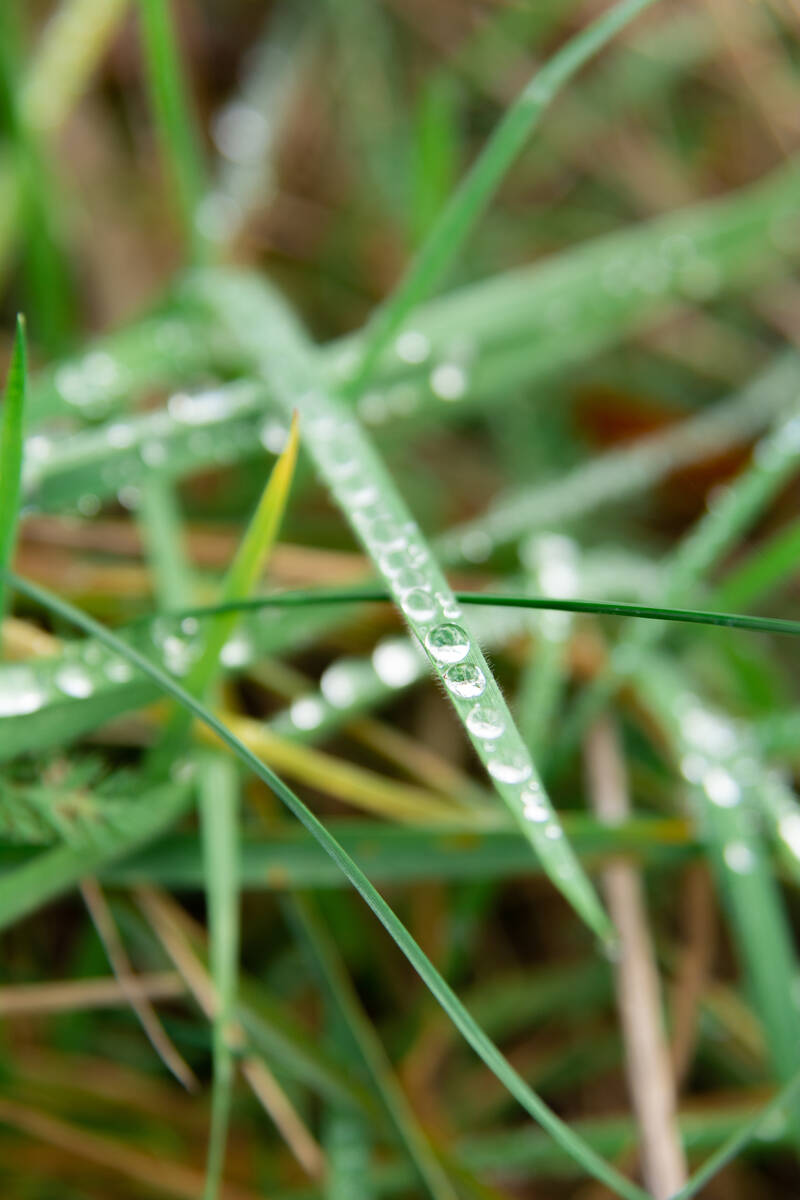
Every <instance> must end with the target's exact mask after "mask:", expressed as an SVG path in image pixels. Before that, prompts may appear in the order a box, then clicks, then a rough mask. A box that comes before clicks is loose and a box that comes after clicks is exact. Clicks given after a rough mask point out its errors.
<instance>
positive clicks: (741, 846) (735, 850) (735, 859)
mask: <svg viewBox="0 0 800 1200" xmlns="http://www.w3.org/2000/svg"><path fill="white" fill-rule="evenodd" d="M722 857H723V858H724V859H725V862H726V864H727V865H728V866H729V867H730V869H731V870H732V871H735V873H736V874H737V875H748V874H749V873H750V872H751V871H752V870H753V868H754V867H755V865H756V859H755V855H754V854H753V851H752V850H751V849H750V847H749V846H748V845H747V844H746V843H745V842H728V844H727V846H726V847H725V849H724V850H723V851H722Z"/></svg>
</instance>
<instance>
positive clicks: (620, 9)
mask: <svg viewBox="0 0 800 1200" xmlns="http://www.w3.org/2000/svg"><path fill="white" fill-rule="evenodd" d="M652 2H653V0H622V2H621V3H619V4H616V5H615V6H614V7H613V8H611V9H610V10H609V11H608V12H606V13H604V14H603V15H602V16H601V17H599V18H598V19H597V20H596V21H595V22H594V23H593V24H591V25H589V26H588V27H587V28H586V29H584V30H583V31H582V32H581V33H579V34H577V35H576V36H575V37H574V38H572V39H571V40H570V41H569V42H568V43H567V44H566V46H564V47H563V48H562V49H561V50H560V51H558V53H557V54H554V55H553V57H552V58H551V59H550V61H549V62H548V63H546V64H545V66H544V67H542V68H541V69H540V70H539V71H537V73H536V74H535V75H534V77H533V79H531V80H530V82H529V83H528V84H527V86H526V87H525V88H524V89H523V91H522V92H521V94H520V96H519V97H518V98H517V100H516V101H515V102H514V103H513V104H512V105H511V106H510V108H509V109H508V110H507V111H506V113H505V114H504V116H503V117H502V119H501V120H500V122H499V124H498V126H497V128H496V129H495V130H494V132H493V134H492V136H491V137H490V139H489V141H488V143H487V144H486V146H485V147H484V149H483V151H482V153H481V154H480V156H479V157H478V159H477V161H476V162H475V164H474V166H473V167H472V169H471V170H470V172H469V173H468V175H467V176H466V178H465V179H464V181H463V182H462V184H461V185H460V186H459V188H458V189H457V190H456V192H455V194H454V195H453V196H452V198H451V199H450V201H449V202H448V204H447V206H446V208H445V210H444V212H443V213H442V215H441V217H440V218H439V219H438V221H437V222H436V224H435V225H434V227H433V229H432V230H431V233H430V234H429V235H428V237H427V239H426V240H425V242H424V243H423V245H422V247H421V249H420V251H419V253H418V254H417V256H416V258H415V259H414V261H413V263H412V265H411V266H410V268H409V269H408V271H407V273H406V275H405V277H404V278H403V280H402V281H401V283H400V284H399V286H398V287H397V288H396V289H395V291H394V292H393V293H392V295H391V296H390V298H389V300H388V301H387V302H386V303H385V304H384V305H383V306H382V308H380V309H379V310H378V311H377V313H376V314H375V315H374V316H373V318H372V319H371V321H370V322H369V324H368V326H367V332H366V339H365V344H364V348H363V350H362V354H361V360H360V362H359V366H358V369H357V372H356V375H355V378H354V380H353V382H352V384H351V387H352V390H354V391H358V390H360V389H361V387H362V386H363V384H364V382H365V381H366V379H367V377H368V376H369V374H370V372H371V371H372V368H373V366H374V364H375V363H376V361H377V359H378V357H379V355H380V354H381V352H382V350H383V349H384V348H385V347H386V346H387V345H388V343H389V341H390V340H391V338H392V336H393V335H394V333H396V331H397V330H398V329H399V327H400V325H401V324H402V323H403V321H404V320H405V318H406V317H407V316H408V314H409V313H410V312H411V311H412V310H413V309H414V308H415V307H416V305H417V304H419V302H420V301H421V300H423V299H424V298H425V296H426V295H427V294H428V293H429V292H430V291H431V290H432V289H433V288H434V287H435V286H436V284H437V283H438V282H439V280H440V279H441V277H442V275H443V274H444V272H445V271H446V269H447V267H448V266H450V264H451V263H453V262H454V261H455V259H456V258H457V256H458V253H459V251H460V250H461V247H462V246H463V244H464V242H465V240H466V238H467V236H468V234H469V232H470V230H471V228H472V226H473V225H474V224H475V222H476V221H477V220H478V218H479V217H480V215H481V213H482V212H483V210H484V208H485V207H486V205H487V204H488V203H489V200H490V199H491V197H492V196H493V195H494V193H495V191H496V190H497V188H498V187H499V185H500V182H501V180H502V179H503V176H504V175H505V174H506V172H507V171H508V169H509V167H510V166H511V164H512V163H513V162H514V159H515V158H516V157H517V155H518V154H519V152H520V151H521V150H522V148H523V146H524V145H525V143H526V141H527V140H528V137H529V136H530V134H531V132H532V131H533V130H534V129H535V128H536V125H537V124H538V122H539V120H540V118H541V116H542V113H543V112H544V110H545V109H546V108H547V106H548V105H549V104H550V103H551V101H552V100H553V98H554V97H555V96H556V94H557V93H558V91H559V90H560V89H561V88H562V87H563V86H564V84H565V83H566V82H567V81H568V80H569V79H571V78H572V76H573V75H574V74H575V73H576V71H578V70H579V69H580V68H581V67H582V66H583V65H584V63H586V62H587V61H588V59H590V58H591V57H592V56H593V55H594V54H596V53H597V52H598V51H599V50H601V49H602V47H603V46H604V45H605V44H606V43H607V42H608V41H609V40H610V39H611V38H612V37H614V35H615V34H616V33H618V32H619V30H621V29H623V28H624V27H625V25H627V24H628V22H629V21H631V20H633V18H634V17H636V16H638V14H639V13H640V12H642V11H643V10H644V9H645V8H647V7H648V6H649V5H650V4H651V3H652Z"/></svg>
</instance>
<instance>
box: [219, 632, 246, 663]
mask: <svg viewBox="0 0 800 1200" xmlns="http://www.w3.org/2000/svg"><path fill="white" fill-rule="evenodd" d="M252 652H253V647H252V646H251V645H250V642H249V640H248V639H247V638H245V637H242V635H241V634H239V635H237V636H236V637H232V638H229V639H228V641H227V642H226V643H225V645H224V646H223V647H222V649H221V651H220V655H219V657H220V660H221V662H222V664H223V666H226V667H231V668H234V667H243V666H244V665H245V663H247V662H249V660H250V656H251V654H252Z"/></svg>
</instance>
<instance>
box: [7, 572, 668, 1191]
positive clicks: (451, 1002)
mask: <svg viewBox="0 0 800 1200" xmlns="http://www.w3.org/2000/svg"><path fill="white" fill-rule="evenodd" d="M6 574H7V579H8V582H9V583H10V584H12V585H13V587H14V588H15V589H16V590H18V591H19V592H21V593H22V595H25V596H27V597H28V599H29V600H32V601H33V602H34V603H37V604H40V605H42V606H43V607H44V608H46V609H48V610H49V611H50V612H52V613H54V614H57V615H58V616H60V617H61V618H62V619H63V620H64V621H67V622H69V623H70V624H71V625H73V626H75V627H77V628H79V629H82V630H83V632H84V633H87V634H89V635H90V636H92V637H96V638H98V639H99V640H100V641H102V642H104V643H105V645H106V646H108V647H109V648H110V649H111V650H113V651H115V652H116V653H118V654H120V655H121V656H122V657H124V658H126V659H127V660H128V662H129V663H130V664H131V665H132V666H134V667H136V668H138V669H139V670H140V671H142V672H143V673H144V674H146V675H148V676H149V677H150V679H151V680H152V681H153V682H154V683H155V684H157V685H158V686H159V688H161V689H162V690H163V691H164V692H166V693H167V694H168V695H170V696H171V697H172V698H173V699H174V700H177V701H178V702H179V703H181V704H182V705H183V706H184V707H185V708H187V709H188V710H189V711H190V712H192V713H193V715H194V716H196V717H198V718H199V719H200V720H201V721H203V722H204V724H206V725H207V726H208V727H209V728H210V729H212V730H213V731H214V733H215V734H216V735H217V736H218V737H219V738H220V740H221V741H222V742H224V743H225V745H227V746H228V748H229V749H230V750H231V751H232V752H233V753H234V754H235V755H236V756H237V757H238V758H239V759H240V761H241V762H242V763H244V764H245V765H246V766H247V767H248V768H249V769H250V770H252V771H253V772H254V773H255V774H256V775H257V776H258V777H259V778H260V779H261V780H262V781H263V782H264V783H266V785H267V786H268V787H269V788H270V790H271V791H272V792H273V793H274V794H275V795H276V796H277V797H278V798H279V799H280V800H281V801H282V802H283V803H284V804H285V805H286V807H287V808H288V809H289V810H290V811H291V812H292V813H293V814H294V815H295V816H296V817H297V818H298V819H299V820H300V822H301V823H302V824H303V825H304V826H305V827H306V829H307V830H308V831H309V833H311V834H312V836H313V837H314V838H315V839H316V840H317V841H318V842H319V843H320V844H321V845H322V847H323V848H324V849H325V850H326V851H327V853H328V854H329V855H330V857H331V858H332V859H333V860H334V862H336V863H337V865H338V866H339V868H340V869H341V870H342V872H343V873H344V874H345V875H346V877H347V878H348V879H349V880H350V882H351V883H352V884H353V886H354V887H355V888H356V890H357V891H358V892H359V894H360V895H361V896H362V898H363V899H364V900H365V901H366V903H367V904H368V906H369V907H370V908H371V909H372V911H373V912H374V913H375V915H376V916H377V917H378V919H379V920H380V922H381V923H382V924H383V926H384V928H385V929H386V930H387V932H388V933H389V934H390V936H391V937H392V938H393V940H394V941H395V942H396V944H397V945H398V947H399V948H400V950H401V951H402V952H403V954H404V955H405V956H406V957H407V958H408V960H409V962H410V963H411V965H412V966H413V967H414V969H415V970H416V971H417V973H418V974H419V976H420V978H421V979H422V980H423V982H424V983H425V985H426V986H427V987H428V988H429V990H430V991H431V993H432V995H433V996H434V997H435V998H436V1000H437V1001H438V1002H439V1004H441V1005H442V1007H443V1008H444V1009H445V1011H446V1012H447V1013H448V1015H449V1016H450V1018H451V1020H452V1021H453V1022H454V1023H455V1024H456V1026H457V1027H458V1029H459V1031H460V1032H461V1034H462V1036H463V1037H464V1038H465V1040H466V1041H467V1042H468V1043H469V1045H470V1046H471V1047H472V1048H473V1050H475V1052H476V1053H477V1054H478V1056H479V1057H480V1058H481V1059H482V1060H483V1061H484V1062H485V1063H486V1065H487V1066H488V1067H489V1069H490V1070H491V1071H492V1072H493V1073H494V1074H495V1075H497V1077H498V1078H499V1079H500V1081H501V1082H502V1083H503V1084H504V1085H505V1086H506V1087H507V1088H508V1090H509V1092H510V1093H511V1094H512V1095H513V1096H514V1097H515V1099H516V1100H517V1101H518V1102H519V1103H520V1104H521V1105H522V1107H523V1108H524V1109H525V1110H526V1112H528V1113H529V1114H530V1115H531V1116H532V1117H533V1118H534V1119H535V1120H537V1121H538V1122H539V1123H540V1124H541V1125H542V1126H543V1127H544V1128H545V1129H547V1130H548V1131H549V1132H550V1133H551V1134H552V1136H553V1137H554V1138H555V1139H556V1140H557V1141H558V1142H559V1143H560V1144H562V1145H563V1146H564V1147H565V1148H566V1149H567V1150H568V1152H569V1153H570V1154H572V1155H574V1156H575V1158H576V1159H578V1160H579V1161H580V1163H581V1165H582V1167H583V1169H584V1170H585V1171H586V1172H587V1173H588V1174H590V1175H593V1176H594V1177H595V1178H597V1179H599V1180H601V1181H602V1182H604V1183H606V1184H607V1186H608V1187H610V1188H611V1190H612V1191H614V1192H616V1194H617V1195H619V1196H621V1197H623V1198H624V1200H647V1197H646V1193H644V1192H643V1191H642V1189H641V1188H639V1187H637V1186H636V1185H635V1184H632V1183H631V1182H630V1181H629V1180H627V1179H625V1177H624V1176H622V1175H620V1174H619V1172H618V1171H616V1169H615V1168H614V1167H612V1166H611V1165H610V1164H609V1163H607V1162H605V1161H604V1160H603V1159H602V1158H600V1157H599V1156H598V1155H596V1154H595V1153H594V1151H592V1150H591V1148H590V1147H588V1146H586V1145H585V1144H584V1143H583V1141H582V1140H581V1139H580V1138H579V1137H577V1136H576V1135H575V1133H574V1132H573V1130H571V1129H570V1127H569V1126H568V1125H567V1124H566V1123H565V1122H563V1121H562V1120H561V1119H560V1118H559V1117H557V1116H556V1114H555V1113H554V1112H553V1111H552V1110H551V1109H550V1108H549V1107H548V1106H547V1105H546V1104H545V1103H544V1101H543V1100H542V1099H541V1097H539V1096H538V1095H537V1094H536V1093H535V1092H534V1091H533V1089H531V1088H530V1087H529V1086H528V1085H527V1084H526V1083H525V1081H524V1080H523V1079H522V1077H521V1076H520V1075H519V1074H518V1073H517V1072H516V1071H515V1070H514V1069H513V1067H512V1066H511V1064H510V1063H509V1062H508V1061H507V1060H506V1059H505V1058H504V1057H503V1055H502V1054H501V1053H500V1051H499V1050H498V1049H497V1047H496V1046H495V1045H494V1043H493V1042H492V1041H491V1040H490V1039H489V1038H487V1037H486V1035H485V1034H484V1033H483V1031H482V1030H481V1029H480V1027H479V1026H477V1025H476V1023H475V1021H474V1020H473V1018H472V1017H471V1016H470V1014H469V1013H468V1012H467V1010H466V1009H465V1008H464V1007H463V1005H462V1004H461V1002H460V1001H459V999H458V997H457V996H456V994H455V993H454V992H453V991H452V989H451V988H450V987H449V985H448V984H447V983H446V982H445V980H444V979H443V978H442V977H441V975H440V974H439V972H438V971H437V970H436V968H435V967H434V966H433V964H432V963H431V961H430V959H428V957H427V956H426V955H425V953H424V952H423V951H422V949H421V948H420V947H419V945H418V944H417V943H416V942H415V941H414V939H413V938H412V937H411V935H410V934H409V932H408V930H407V929H406V928H405V926H404V925H403V923H402V921H400V919H399V918H398V917H397V916H396V914H395V913H394V911H393V910H392V909H391V908H390V907H389V905H388V904H387V903H386V901H385V900H384V899H383V897H382V896H381V895H380V894H379V893H378V892H377V891H376V890H375V888H374V887H373V885H372V884H371V883H370V881H369V880H368V879H367V877H366V876H365V875H364V873H363V872H362V871H361V869H360V868H359V867H358V866H357V864H356V863H355V862H354V861H353V859H352V858H350V856H349V855H348V854H346V853H345V852H344V851H343V849H342V847H341V846H340V845H339V844H338V843H337V841H336V840H335V838H333V837H332V836H331V834H330V833H329V831H328V830H327V829H326V827H325V826H324V825H323V824H322V823H321V822H320V821H319V820H318V819H317V818H316V817H315V816H314V814H313V813H312V812H311V810H310V809H309V808H307V806H306V805H305V804H304V803H303V802H302V800H300V798H299V797H298V796H296V795H295V793H294V792H292V791H291V789H290V788H288V787H286V785H285V784H284V783H283V781H282V780H281V779H280V778H279V777H278V776H277V775H275V773H274V772H273V771H271V770H270V769H269V768H268V767H267V766H265V765H264V763H262V762H261V761H260V760H259V759H258V758H257V757H256V756H255V755H254V754H252V753H251V752H250V751H249V750H248V749H247V748H246V746H244V745H243V744H242V743H241V742H240V741H239V740H238V739H237V738H235V737H234V736H233V735H232V734H231V733H230V731H229V730H227V729H226V728H225V726H224V725H223V724H222V722H221V721H219V720H218V719H217V718H216V717H215V716H214V715H213V713H211V712H209V711H208V709H207V708H206V707H205V705H203V704H202V703H201V702H200V701H199V700H197V699H196V698H195V697H194V696H192V695H191V694H190V693H189V692H188V691H186V689H184V688H182V687H181V686H180V685H179V684H177V683H176V682H175V681H174V680H173V679H170V677H169V676H168V675H167V674H166V673H165V672H164V671H162V670H161V668H160V667H158V666H156V665H155V664H154V663H152V662H150V661H148V659H146V658H145V657H144V656H143V655H142V654H140V653H139V652H138V651H136V650H135V649H133V648H132V647H130V646H127V645H126V644H125V643H124V642H122V641H120V639H119V638H117V637H115V635H114V634H113V633H111V632H110V630H108V629H106V628H105V627H104V626H103V625H100V624H99V623H98V622H97V621H95V620H94V619H93V618H91V617H89V616H87V615H86V614H85V613H82V612H81V611H80V610H79V609H76V608H74V607H73V606H72V605H70V604H67V603H66V602H65V601H63V600H61V599H60V598H59V597H57V596H54V595H53V594H52V593H50V592H48V591H47V590H45V589H43V588H40V587H38V586H37V585H36V584H32V583H31V582H30V581H29V580H24V579H22V578H20V577H19V576H18V575H16V574H14V573H13V572H10V571H9V572H7V573H6ZM8 879H9V877H8V876H6V877H5V879H2V880H0V914H2V912H3V907H4V905H3V897H2V891H3V885H4V884H6V885H7V884H8Z"/></svg>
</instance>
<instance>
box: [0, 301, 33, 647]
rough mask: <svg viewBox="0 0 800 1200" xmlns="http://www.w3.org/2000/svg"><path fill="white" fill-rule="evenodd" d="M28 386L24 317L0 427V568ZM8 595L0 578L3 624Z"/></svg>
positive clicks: (13, 509) (14, 502)
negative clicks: (6, 595) (6, 596)
mask: <svg viewBox="0 0 800 1200" xmlns="http://www.w3.org/2000/svg"><path fill="white" fill-rule="evenodd" d="M27 386H28V350H27V342H26V338H25V318H24V317H23V316H22V315H20V316H18V317H17V332H16V336H15V338H14V348H13V350H12V352H11V365H10V367H9V369H8V377H7V379H6V389H5V393H4V396H3V416H2V426H0V567H2V568H5V567H8V566H10V564H11V560H12V558H13V556H14V543H15V540H16V536H17V520H18V517H19V498H20V491H21V485H22V451H23V441H22V427H23V421H24V414H25V398H26V392H27ZM5 607H6V598H5V588H4V586H3V581H2V579H0V626H2V622H3V616H4V614H5Z"/></svg>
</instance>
